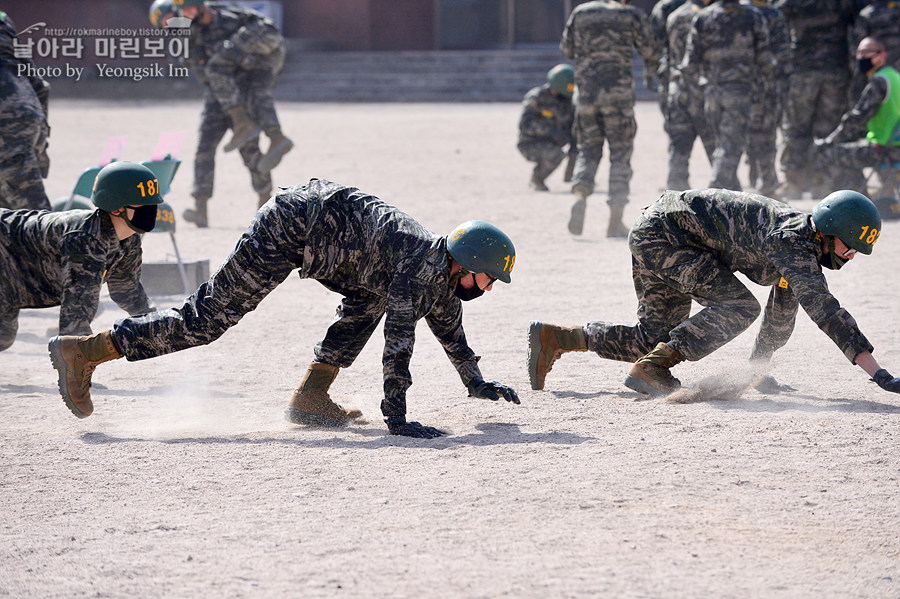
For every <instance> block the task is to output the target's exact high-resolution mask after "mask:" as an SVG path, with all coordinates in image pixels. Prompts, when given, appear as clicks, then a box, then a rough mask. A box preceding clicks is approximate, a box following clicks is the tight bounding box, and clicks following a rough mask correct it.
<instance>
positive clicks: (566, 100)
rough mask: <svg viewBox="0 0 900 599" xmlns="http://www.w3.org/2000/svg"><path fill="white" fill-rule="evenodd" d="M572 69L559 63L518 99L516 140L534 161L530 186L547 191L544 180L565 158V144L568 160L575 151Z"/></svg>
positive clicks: (524, 154)
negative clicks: (520, 100) (518, 111)
mask: <svg viewBox="0 0 900 599" xmlns="http://www.w3.org/2000/svg"><path fill="white" fill-rule="evenodd" d="M574 91H575V69H573V68H572V66H571V65H567V64H559V65H556V66H555V67H553V68H552V69H550V71H549V72H548V73H547V83H545V84H544V85H541V86H540V87H533V88H531V89H530V90H529V91H528V93H527V94H525V99H524V100H523V101H522V115H521V116H520V117H519V142H518V144H517V146H516V147H517V148H518V149H519V152H521V153H522V156H524V157H525V158H527V159H528V160H529V161H531V162H534V163H535V165H534V170H533V171H532V173H531V187H532V188H533V189H535V190H537V191H547V185H546V184H545V183H544V179H546V178H547V177H548V176H550V173H552V172H553V171H554V170H556V167H558V166H559V164H560V163H561V162H562V161H563V158H565V157H566V153H565V152H563V148H564V147H566V146H569V151H568V155H569V161H570V162H571V161H572V160H573V158H574V157H575V156H577V154H578V146H577V144H576V143H575V139H574V136H573V132H572V124H573V122H574V120H575V107H574V106H573V105H572V93H573V92H574Z"/></svg>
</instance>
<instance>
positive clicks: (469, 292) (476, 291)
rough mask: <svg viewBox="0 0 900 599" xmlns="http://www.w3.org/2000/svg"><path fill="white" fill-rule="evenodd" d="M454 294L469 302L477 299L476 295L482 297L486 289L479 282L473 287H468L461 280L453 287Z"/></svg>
mask: <svg viewBox="0 0 900 599" xmlns="http://www.w3.org/2000/svg"><path fill="white" fill-rule="evenodd" d="M453 295H455V296H456V297H458V298H459V299H461V300H462V301H464V302H468V301H470V300H473V299H475V298H476V297H481V296H482V295H484V289H481V288H480V287H479V286H478V283H475V284H474V285H472V288H471V289H466V288H465V287H463V286H462V285H460V284H459V282H457V283H456V287H455V288H454V289H453Z"/></svg>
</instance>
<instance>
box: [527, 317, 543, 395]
mask: <svg viewBox="0 0 900 599" xmlns="http://www.w3.org/2000/svg"><path fill="white" fill-rule="evenodd" d="M540 355H541V323H540V322H538V321H537V320H532V321H531V324H529V325H528V380H529V381H530V382H531V388H532V389H534V390H535V391H540V390H541V389H543V388H544V386H543V385H539V384H538V380H537V363H538V356H540Z"/></svg>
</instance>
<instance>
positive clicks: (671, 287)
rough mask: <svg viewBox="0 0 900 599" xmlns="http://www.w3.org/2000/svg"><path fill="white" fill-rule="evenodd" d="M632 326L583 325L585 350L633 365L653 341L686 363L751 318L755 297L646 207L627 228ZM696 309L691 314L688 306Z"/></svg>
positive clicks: (755, 310)
mask: <svg viewBox="0 0 900 599" xmlns="http://www.w3.org/2000/svg"><path fill="white" fill-rule="evenodd" d="M628 244H629V247H630V249H631V253H632V260H631V266H632V278H633V280H634V290H635V293H636V294H637V299H638V309H637V317H638V321H637V323H636V324H632V325H627V324H614V323H609V322H601V321H597V322H590V323H588V324H587V325H585V326H584V332H585V336H586V337H587V346H588V349H590V350H591V351H594V352H596V353H597V354H598V355H599V356H600V357H601V358H606V359H610V360H620V361H624V362H634V361H636V360H637V359H638V358H640V357H641V356H643V355H645V354H646V353H648V352H649V351H650V350H652V349H653V348H654V347H655V346H656V344H657V343H660V342H664V343H668V344H669V345H670V346H671V347H673V348H674V349H675V350H677V351H678V352H679V353H681V355H683V356H684V357H685V359H687V360H691V361H695V360H699V359H701V358H703V357H705V356H707V355H709V354H710V353H712V352H713V351H715V350H716V349H718V348H720V347H722V346H723V345H725V344H726V343H728V342H729V341H731V340H732V339H734V338H735V337H737V336H738V335H739V334H740V333H741V332H743V331H744V330H745V329H746V328H747V327H749V326H750V325H751V324H752V323H753V321H754V320H756V318H757V317H758V316H759V313H760V306H759V302H757V300H756V298H755V297H754V296H753V294H752V293H751V292H750V290H749V289H747V288H746V287H745V286H744V284H743V283H741V282H740V280H738V278H737V277H736V276H735V275H734V273H732V272H731V271H730V270H729V269H728V268H727V267H725V265H724V264H722V263H721V262H719V260H718V259H717V258H716V257H715V256H713V255H712V254H711V253H709V252H705V251H703V249H702V248H698V247H696V246H691V245H687V244H686V243H682V240H681V239H679V234H678V232H677V231H676V232H673V229H672V228H671V227H669V226H667V224H666V222H665V220H664V217H662V216H660V215H658V214H654V213H653V212H652V210H647V211H645V212H644V214H643V215H641V216H640V217H639V218H638V220H637V222H636V223H635V224H634V227H633V228H632V230H631V235H630V236H629V238H628ZM692 300H693V301H695V302H697V303H698V304H700V305H701V306H703V309H702V310H700V311H699V312H697V313H696V314H695V315H693V316H691V301H692Z"/></svg>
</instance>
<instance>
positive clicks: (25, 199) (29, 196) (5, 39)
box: [0, 11, 50, 210]
mask: <svg viewBox="0 0 900 599" xmlns="http://www.w3.org/2000/svg"><path fill="white" fill-rule="evenodd" d="M15 39H16V28H15V25H14V24H13V22H12V19H10V18H9V16H8V15H7V14H6V13H5V12H3V11H0V208H11V209H24V208H28V209H31V210H49V209H50V201H49V200H48V199H47V193H46V192H45V191H44V182H43V179H45V178H46V177H47V172H48V170H49V168H50V160H49V158H48V157H47V137H49V135H50V127H49V125H48V124H47V102H48V100H49V95H50V84H49V83H47V82H46V81H44V80H43V79H42V78H41V77H40V76H39V75H37V74H36V73H35V71H34V70H33V69H34V63H32V62H31V60H29V59H26V58H17V57H16V55H15V46H14V41H15ZM20 66H24V67H28V68H30V69H32V70H31V71H30V72H29V71H27V70H26V71H25V72H24V73H22V74H19V69H20Z"/></svg>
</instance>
